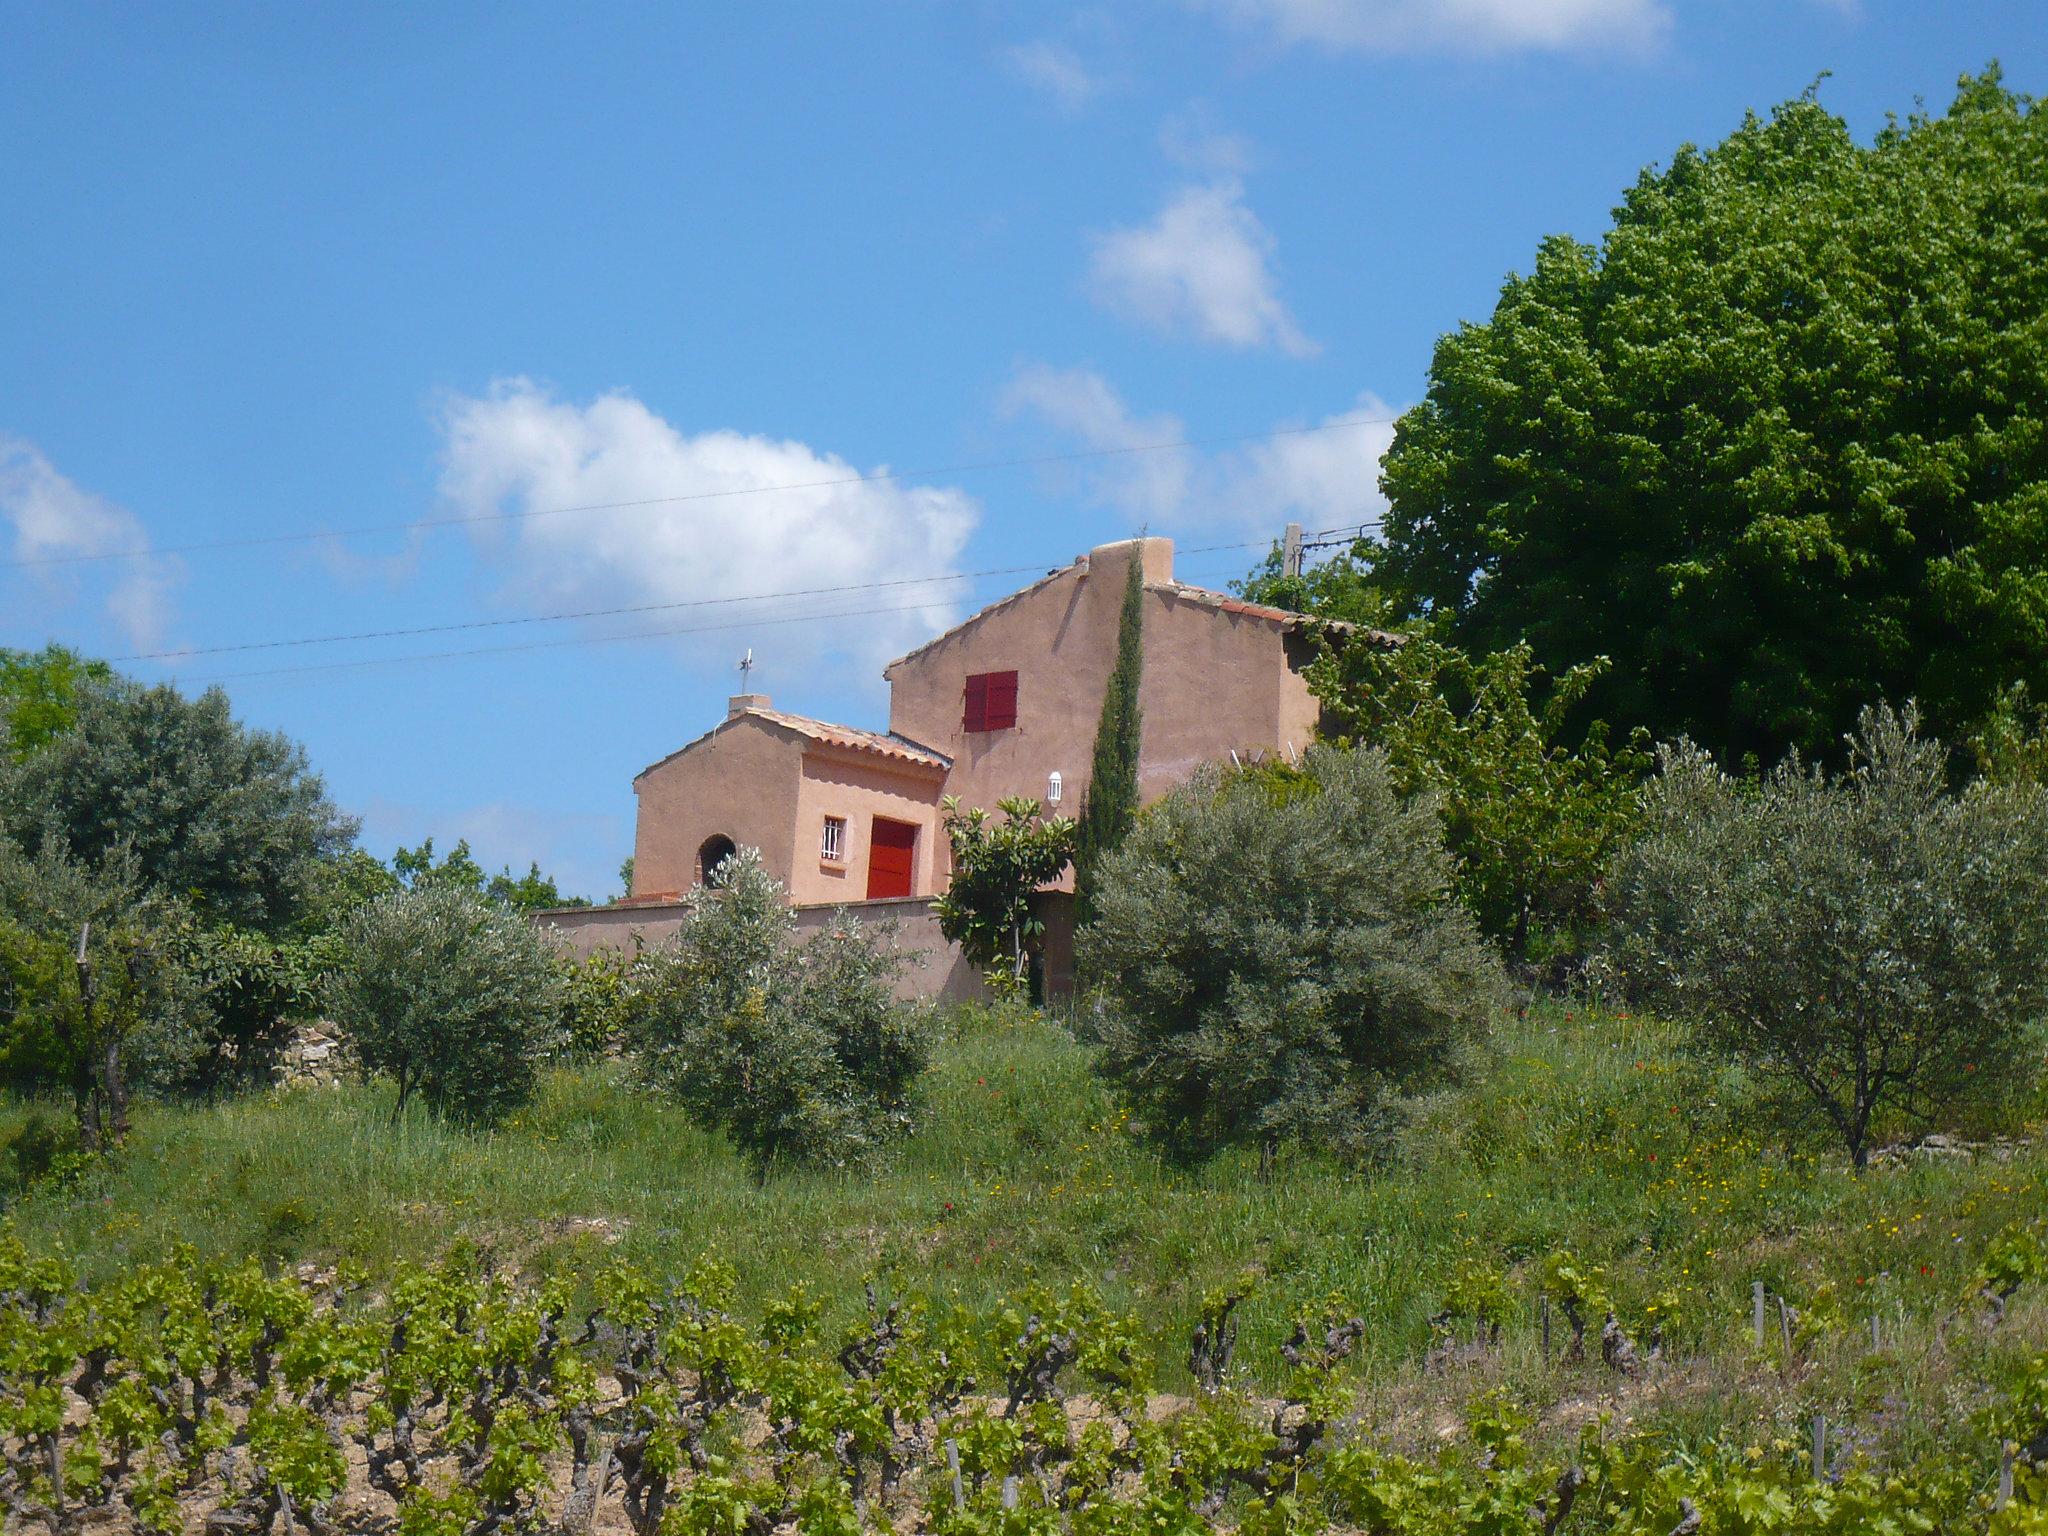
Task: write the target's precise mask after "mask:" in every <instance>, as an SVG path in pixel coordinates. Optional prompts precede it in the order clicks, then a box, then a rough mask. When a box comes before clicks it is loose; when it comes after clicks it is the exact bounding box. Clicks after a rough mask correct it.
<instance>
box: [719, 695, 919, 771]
mask: <svg viewBox="0 0 2048 1536" xmlns="http://www.w3.org/2000/svg"><path fill="white" fill-rule="evenodd" d="M746 713H747V714H750V715H758V716H759V717H760V718H761V719H763V720H768V721H772V722H773V723H774V724H776V725H779V726H782V727H784V728H785V729H788V730H792V731H795V732H796V733H797V734H798V735H800V736H808V737H810V739H811V740H812V741H816V742H822V743H824V744H825V745H826V746H832V747H849V748H852V749H853V750H854V751H857V752H879V753H881V754H882V755H883V756H884V757H896V758H901V759H902V760H903V761H904V762H907V763H917V764H920V765H922V766H924V767H927V768H937V769H940V770H942V771H943V770H944V769H947V768H950V767H952V766H953V760H952V759H951V758H950V757H946V756H943V755H941V754H940V753H937V752H934V751H932V750H931V748H929V747H921V746H919V745H918V744H917V743H916V742H914V741H912V740H910V738H909V737H907V736H897V735H895V734H893V733H892V734H889V735H883V734H882V733H881V732H879V731H863V730H858V729H856V728H855V727H853V726H850V725H834V724H832V723H831V722H830V721H829V720H812V719H810V718H809V717H807V716H804V715H785V714H784V713H783V712H782V711H781V710H779V709H762V708H759V707H758V706H756V707H754V708H752V709H749V710H747V711H746Z"/></svg>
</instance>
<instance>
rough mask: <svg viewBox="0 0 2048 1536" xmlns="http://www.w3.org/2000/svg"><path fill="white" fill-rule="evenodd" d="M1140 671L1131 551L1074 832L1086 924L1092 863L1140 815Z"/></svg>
mask: <svg viewBox="0 0 2048 1536" xmlns="http://www.w3.org/2000/svg"><path fill="white" fill-rule="evenodd" d="M1144 669H1145V560H1144V554H1143V552H1142V550H1140V549H1133V550H1132V551H1131V563H1130V565H1129V567H1128V570H1127V574H1126V575H1125V577H1124V597H1123V605H1122V607H1121V608H1120V609H1119V610H1118V612H1117V624H1116V663H1115V665H1114V666H1112V667H1111V668H1110V673H1109V683H1108V685H1107V687H1105V688H1104V690H1103V694H1102V715H1101V717H1100V719H1098V720H1097V721H1096V724H1095V753H1094V757H1093V760H1092V761H1091V763H1090V766H1089V771H1088V787H1087V789H1086V791H1085V792H1084V793H1083V794H1082V797H1081V821H1080V825H1079V826H1078V828H1077V829H1076V831H1075V840H1074V896H1075V905H1076V908H1077V910H1078V913H1079V915H1080V919H1081V921H1082V922H1084V923H1085V922H1087V921H1088V920H1089V919H1090V918H1091V917H1092V916H1093V914H1094V909H1095V884H1096V882H1095V871H1096V866H1097V865H1099V864H1100V863H1101V862H1102V860H1103V859H1104V858H1106V857H1107V856H1108V855H1109V854H1111V853H1113V852H1114V851H1115V850H1116V849H1117V847H1118V846H1119V845H1120V844H1121V843H1122V842H1123V840H1124V839H1125V838H1126V837H1127V836H1129V835H1130V830H1131V824H1132V822H1133V821H1135V820H1136V819H1137V815H1138V753H1139V748H1140V745H1141V742H1142V738H1143V736H1144V728H1145V722H1144V716H1143V713H1142V712H1141V710H1140V708H1139V704H1138V689H1139V684H1140V682H1141V681H1142V679H1143V675H1144Z"/></svg>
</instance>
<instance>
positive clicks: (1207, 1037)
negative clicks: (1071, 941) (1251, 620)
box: [1077, 747, 1503, 1159]
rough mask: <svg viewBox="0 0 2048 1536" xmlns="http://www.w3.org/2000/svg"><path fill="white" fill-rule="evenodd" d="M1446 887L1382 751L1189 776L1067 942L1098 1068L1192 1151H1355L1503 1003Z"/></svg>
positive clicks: (1134, 840)
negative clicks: (1402, 1093)
mask: <svg viewBox="0 0 2048 1536" xmlns="http://www.w3.org/2000/svg"><path fill="white" fill-rule="evenodd" d="M1451 876H1452V866H1451V860H1450V857H1449V855H1448V854H1447V853H1446V852H1445V850H1444V843H1443V832H1442V827H1441V824H1440V821H1439V819H1438V813H1437V808H1436V806H1435V804H1434V803H1433V801H1432V800H1431V798H1430V797H1429V796H1428V795H1416V796H1410V797H1403V796H1402V795H1401V794H1400V793H1399V792H1398V791H1397V789H1396V785H1395V780H1394V775H1393V773H1392V771H1391V770H1390V768H1389V766H1388V762H1387V759H1386V756H1385V754H1384V753H1382V752H1380V751H1379V750H1378V749H1376V748H1361V749H1356V750H1342V749H1338V748H1333V747H1316V748H1312V749H1311V750H1310V751H1309V753H1308V754H1307V757H1306V759H1305V763H1304V771H1302V772H1300V773H1292V772H1288V771H1285V770H1280V769H1276V768H1274V767H1272V766H1270V765H1269V766H1267V767H1265V768H1263V769H1260V770H1256V771H1251V772H1226V771H1223V770H1221V769H1215V768H1211V769H1207V770H1204V771H1203V772H1201V773H1199V774H1197V776H1196V777H1195V778H1194V779H1193V780H1192V781H1191V782H1189V783H1188V784H1186V785H1184V786H1183V787H1182V788H1180V789H1178V790H1176V791H1175V792H1174V793H1173V794H1171V795H1169V796H1168V797H1167V798H1166V799H1165V800H1163V801H1161V802H1160V803H1159V804H1157V805H1155V806H1154V807H1152V808H1151V809H1150V810H1149V811H1147V812H1146V813H1145V814H1144V815H1142V816H1141V817H1140V818H1139V819H1138V823H1137V826H1136V827H1135V828H1134V830H1133V831H1132V833H1131V835H1130V837H1129V838H1128V839H1127V840H1126V841H1125V843H1124V845H1123V846H1122V847H1121V848H1120V849H1119V850H1118V851H1117V852H1116V853H1114V854H1113V855H1111V856H1110V857H1109V858H1108V859H1106V860H1105V861H1104V863H1103V866H1102V883H1101V887H1100V893H1099V896H1098V901H1097V906H1096V914H1095V921H1094V922H1093V923H1091V924H1090V925H1088V926H1087V927H1085V928H1083V929H1081V930H1080V933H1079V935H1078V936H1077V945H1078V950H1079V956H1078V958H1079V960H1080V962H1081V964H1082V966H1083V967H1084V968H1085V970H1086V973H1087V974H1088V975H1089V976H1090V977H1092V978H1094V987H1095V990H1094V993H1093V996H1094V998H1095V999H1096V1001H1097V1004H1098V1009H1099V1023H1098V1026H1097V1027H1098V1029H1099V1032H1100V1035H1101V1038H1102V1051H1101V1055H1100V1057H1099V1064H1100V1068H1101V1070H1102V1071H1103V1073H1104V1074H1105V1075H1106V1076H1107V1077H1108V1078H1109V1079H1110V1080H1111V1081H1112V1082H1113V1083H1114V1084H1115V1085H1116V1086H1117V1087H1118V1088H1119V1090H1120V1091H1121V1092H1122V1093H1123V1094H1124V1096H1125V1097H1126V1098H1127V1099H1128V1100H1129V1101H1130V1102H1131V1103H1132V1105H1133V1106H1134V1107H1135V1108H1137V1109H1138V1111H1139V1113H1140V1114H1141V1115H1142V1116H1143V1117H1144V1118H1145V1121H1146V1123H1147V1125H1148V1126H1149V1127H1150V1128H1151V1129H1152V1130H1153V1132H1154V1133H1155V1134H1157V1135H1159V1136H1160V1137H1162V1138H1164V1139H1165V1140H1167V1141H1168V1142H1169V1143H1171V1144H1173V1145H1175V1146H1176V1147H1178V1148H1181V1149H1183V1150H1186V1151H1190V1152H1202V1151H1207V1150H1209V1149H1211V1148H1215V1147H1218V1146H1221V1145H1225V1144H1228V1143H1231V1142H1240V1141H1253V1142H1257V1143H1259V1144H1260V1145H1261V1147H1262V1150H1263V1151H1264V1153H1265V1154H1266V1156H1267V1157H1268V1159H1270V1155H1271V1152H1272V1150H1273V1149H1274V1148H1275V1147H1276V1146H1277V1145H1278V1143H1279V1142H1281V1141H1282V1140H1285V1139H1290V1138H1294V1139H1301V1140H1310V1141H1319V1142H1323V1143H1325V1144H1331V1143H1337V1144H1344V1143H1351V1144H1356V1143H1358V1142H1359V1141H1360V1140H1361V1139H1362V1138H1363V1137H1364V1136H1365V1135H1366V1133H1367V1132H1368V1131H1369V1130H1370V1129H1371V1127H1372V1124H1373V1121H1374V1119H1375V1117H1376V1114H1377V1111H1378V1110H1379V1109H1380V1107H1381V1103H1382V1100H1383V1099H1384V1097H1385V1096H1386V1095H1387V1094H1388V1093H1389V1092H1390V1091H1392V1090H1395V1089H1398V1088H1400V1087H1403V1086H1405V1085H1408V1084H1411V1083H1415V1082H1417V1081H1419V1080H1422V1079H1425V1078H1428V1077H1429V1076H1431V1075H1433V1074H1435V1073H1437V1072H1439V1071H1441V1070H1442V1069H1444V1068H1445V1067H1446V1065H1447V1063H1448V1061H1449V1058H1450V1056H1451V1054H1452V1052H1453V1050H1454V1048H1455V1047H1456V1045H1457V1044H1458V1042H1459V1040H1460V1039H1461V1037H1463V1036H1466V1035H1467V1034H1469V1033H1470V1032H1472V1031H1475V1030H1477V1029H1478V1028H1480V1027H1481V1026H1482V1025H1483V1024H1484V1022H1485V1020H1486V1018H1487V1016H1488V1014H1489V1012H1490V1011H1491V1010H1492V1009H1493V1008H1494V1007H1495V1006H1496V1004H1497V1003H1498V1002H1499V1001H1500V1000H1501V998H1502V996H1503V981H1502V978H1501V973H1500V965H1499V961H1498V959H1497V957H1496V955H1495V953H1494V951H1493V949H1492V948H1491V946H1489V945H1488V944H1487V943H1486V941H1485V940H1484V939H1483V938H1482V937H1481V936H1480V934H1479V932H1478V930H1477V928H1476V927H1475V926H1474V923H1473V921H1472V917H1471V914H1470V913H1469V912H1468V911H1467V910H1466V909H1465V908H1464V907H1463V906H1462V905H1461V904H1460V903H1459V902H1458V901H1457V900H1456V898H1455V896H1454V894H1453V890H1452V882H1451Z"/></svg>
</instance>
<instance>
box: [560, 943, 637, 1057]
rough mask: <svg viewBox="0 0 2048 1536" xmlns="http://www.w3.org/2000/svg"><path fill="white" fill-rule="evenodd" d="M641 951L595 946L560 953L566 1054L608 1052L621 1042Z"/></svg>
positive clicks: (579, 1054) (597, 1054) (585, 1055)
mask: <svg viewBox="0 0 2048 1536" xmlns="http://www.w3.org/2000/svg"><path fill="white" fill-rule="evenodd" d="M640 960H641V956H640V955H639V954H638V953H637V952H636V953H634V954H627V953H625V952H624V951H621V950H616V949H597V950H593V951H591V953H589V954H587V955H583V956H581V957H577V956H573V955H566V954H565V955H562V956H560V957H558V958H557V960H556V962H555V963H556V966H557V968H558V969H559V971H560V973H561V977H562V1043H563V1047H564V1049H566V1050H567V1051H569V1052H570V1053H571V1054H573V1055H576V1056H582V1057H599V1056H608V1055H610V1054H611V1053H612V1052H613V1051H615V1050H617V1049H618V1048H619V1046H620V1045H621V1044H622V1043H623V1042H624V1040H625V1038H626V1035H627V1032H628V1030H629V1028H630V1024H631V1019H632V1009H633V1006H634V1002H635V999H636V995H637V994H636V987H637V985H638V980H639V970H640Z"/></svg>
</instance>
